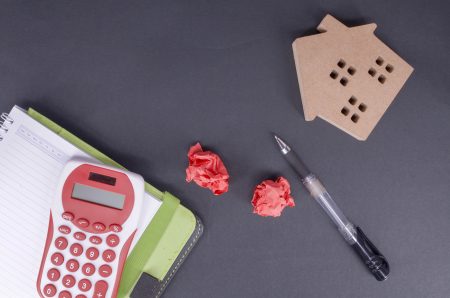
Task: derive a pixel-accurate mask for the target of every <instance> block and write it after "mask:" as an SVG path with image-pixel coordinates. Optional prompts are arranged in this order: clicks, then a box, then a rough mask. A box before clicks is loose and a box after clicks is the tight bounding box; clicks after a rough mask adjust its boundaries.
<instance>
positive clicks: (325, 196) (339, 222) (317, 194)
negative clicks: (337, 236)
mask: <svg viewBox="0 0 450 298" xmlns="http://www.w3.org/2000/svg"><path fill="white" fill-rule="evenodd" d="M303 185H305V187H306V188H307V189H308V191H309V192H310V194H311V196H312V197H313V198H314V199H315V200H316V201H317V203H319V205H320V206H321V207H322V209H323V210H324V211H325V212H326V213H327V214H328V216H329V217H330V218H331V220H332V221H333V223H334V224H335V225H336V226H337V228H338V230H339V232H340V233H341V234H342V236H344V238H345V240H346V241H347V242H348V243H350V244H353V243H355V241H356V238H355V237H356V230H355V227H354V226H353V224H352V223H351V222H350V221H349V220H348V219H347V217H346V216H345V215H344V213H342V211H341V209H340V208H339V207H338V206H337V205H336V203H335V202H334V200H333V199H332V198H331V196H330V194H329V193H328V192H327V190H326V189H325V187H324V186H323V185H322V183H320V181H319V179H317V178H316V176H314V175H308V176H307V177H306V178H305V179H303Z"/></svg>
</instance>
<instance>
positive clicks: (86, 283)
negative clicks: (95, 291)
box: [78, 278, 92, 292]
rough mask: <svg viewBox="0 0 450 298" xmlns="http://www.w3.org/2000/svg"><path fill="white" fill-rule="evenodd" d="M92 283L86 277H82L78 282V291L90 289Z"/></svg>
mask: <svg viewBox="0 0 450 298" xmlns="http://www.w3.org/2000/svg"><path fill="white" fill-rule="evenodd" d="M91 287H92V284H91V282H90V281H89V280H88V279H85V278H84V279H82V280H80V282H79V283H78V288H79V289H80V291H83V292H87V291H89V290H90V289H91Z"/></svg>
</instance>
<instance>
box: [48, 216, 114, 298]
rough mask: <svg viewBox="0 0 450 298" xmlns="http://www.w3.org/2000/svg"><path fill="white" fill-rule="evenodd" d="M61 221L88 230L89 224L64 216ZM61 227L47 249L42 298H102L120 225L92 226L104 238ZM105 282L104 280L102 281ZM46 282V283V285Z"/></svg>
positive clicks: (62, 225)
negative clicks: (48, 249)
mask: <svg viewBox="0 0 450 298" xmlns="http://www.w3.org/2000/svg"><path fill="white" fill-rule="evenodd" d="M62 218H63V219H64V220H67V221H74V222H75V221H76V222H77V223H78V224H79V225H80V226H83V225H86V226H89V225H90V223H89V221H87V220H85V219H83V218H80V219H75V216H74V215H73V214H72V213H70V212H64V213H63V214H62ZM69 226H70V224H69V225H65V224H61V225H59V226H58V228H57V230H56V233H57V234H56V235H55V238H54V239H55V240H54V241H53V245H52V246H51V248H50V251H49V255H50V259H49V261H50V262H49V265H50V267H48V268H47V269H46V271H44V272H43V274H45V275H46V277H47V283H44V285H45V286H44V287H43V294H44V296H45V297H55V296H56V297H58V298H72V297H74V298H86V297H105V296H106V294H107V292H108V288H109V287H110V286H113V285H112V284H111V285H110V284H108V282H107V281H108V279H109V278H111V276H112V275H113V270H114V269H113V268H115V266H117V265H115V261H117V255H118V254H119V253H120V251H117V250H116V248H117V247H119V244H120V242H121V241H120V237H119V236H120V231H122V227H121V226H120V225H116V224H113V225H110V226H109V227H106V226H105V225H104V224H102V223H99V222H96V223H93V224H92V227H93V228H94V230H97V231H106V235H104V236H103V235H89V234H88V235H86V233H83V232H81V231H80V230H79V229H78V230H77V228H76V227H69ZM111 232H112V233H111ZM102 279H105V280H102ZM48 282H49V283H48Z"/></svg>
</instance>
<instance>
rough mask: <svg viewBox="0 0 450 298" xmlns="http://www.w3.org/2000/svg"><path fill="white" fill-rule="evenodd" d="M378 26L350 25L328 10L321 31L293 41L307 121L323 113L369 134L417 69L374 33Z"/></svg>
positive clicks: (357, 135)
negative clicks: (333, 15) (336, 17)
mask: <svg viewBox="0 0 450 298" xmlns="http://www.w3.org/2000/svg"><path fill="white" fill-rule="evenodd" d="M376 26H377V25H376V24H367V25H362V26H356V27H351V28H349V27H347V26H345V25H344V24H342V23H341V22H339V21H338V20H336V19H335V18H334V17H332V16H331V15H327V16H325V18H324V19H323V20H322V22H321V23H320V24H319V26H318V27H317V30H318V31H319V32H320V33H319V34H316V35H311V36H306V37H301V38H298V39H296V40H295V41H294V43H293V45H292V47H293V50H294V58H295V67H296V69H297V76H298V82H299V85H300V93H301V98H302V104H303V112H304V115H305V119H306V121H311V120H314V118H316V116H319V117H320V118H322V119H324V120H326V121H328V122H329V123H331V124H333V125H335V126H337V127H338V128H340V129H342V130H343V131H345V132H347V133H348V134H350V135H352V136H353V137H355V138H356V139H358V140H366V139H367V137H368V136H369V134H370V133H371V132H372V130H373V129H374V127H375V125H376V124H377V123H378V121H379V120H380V118H381V117H382V116H383V114H384V113H385V112H386V110H387V108H388V107H389V105H390V104H391V102H392V101H393V100H394V98H395V96H396V95H397V93H398V92H399V91H400V89H401V88H402V86H403V85H404V84H405V82H406V80H407V79H408V77H409V76H410V75H411V73H412V71H413V68H412V67H411V66H410V65H409V64H408V63H406V62H405V61H404V60H403V59H402V58H400V57H399V56H398V55H397V54H396V53H394V51H392V50H391V49H390V48H389V47H387V46H386V45H385V44H384V43H383V42H382V41H380V40H379V39H378V38H377V37H376V36H375V35H374V30H375V28H376Z"/></svg>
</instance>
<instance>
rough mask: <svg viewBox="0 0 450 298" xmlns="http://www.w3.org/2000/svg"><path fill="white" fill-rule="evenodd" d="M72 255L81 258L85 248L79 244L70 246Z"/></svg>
mask: <svg viewBox="0 0 450 298" xmlns="http://www.w3.org/2000/svg"><path fill="white" fill-rule="evenodd" d="M70 253H71V254H72V255H73V256H75V257H78V256H81V254H82V253H83V246H81V244H78V243H74V244H72V245H71V246H70Z"/></svg>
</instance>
